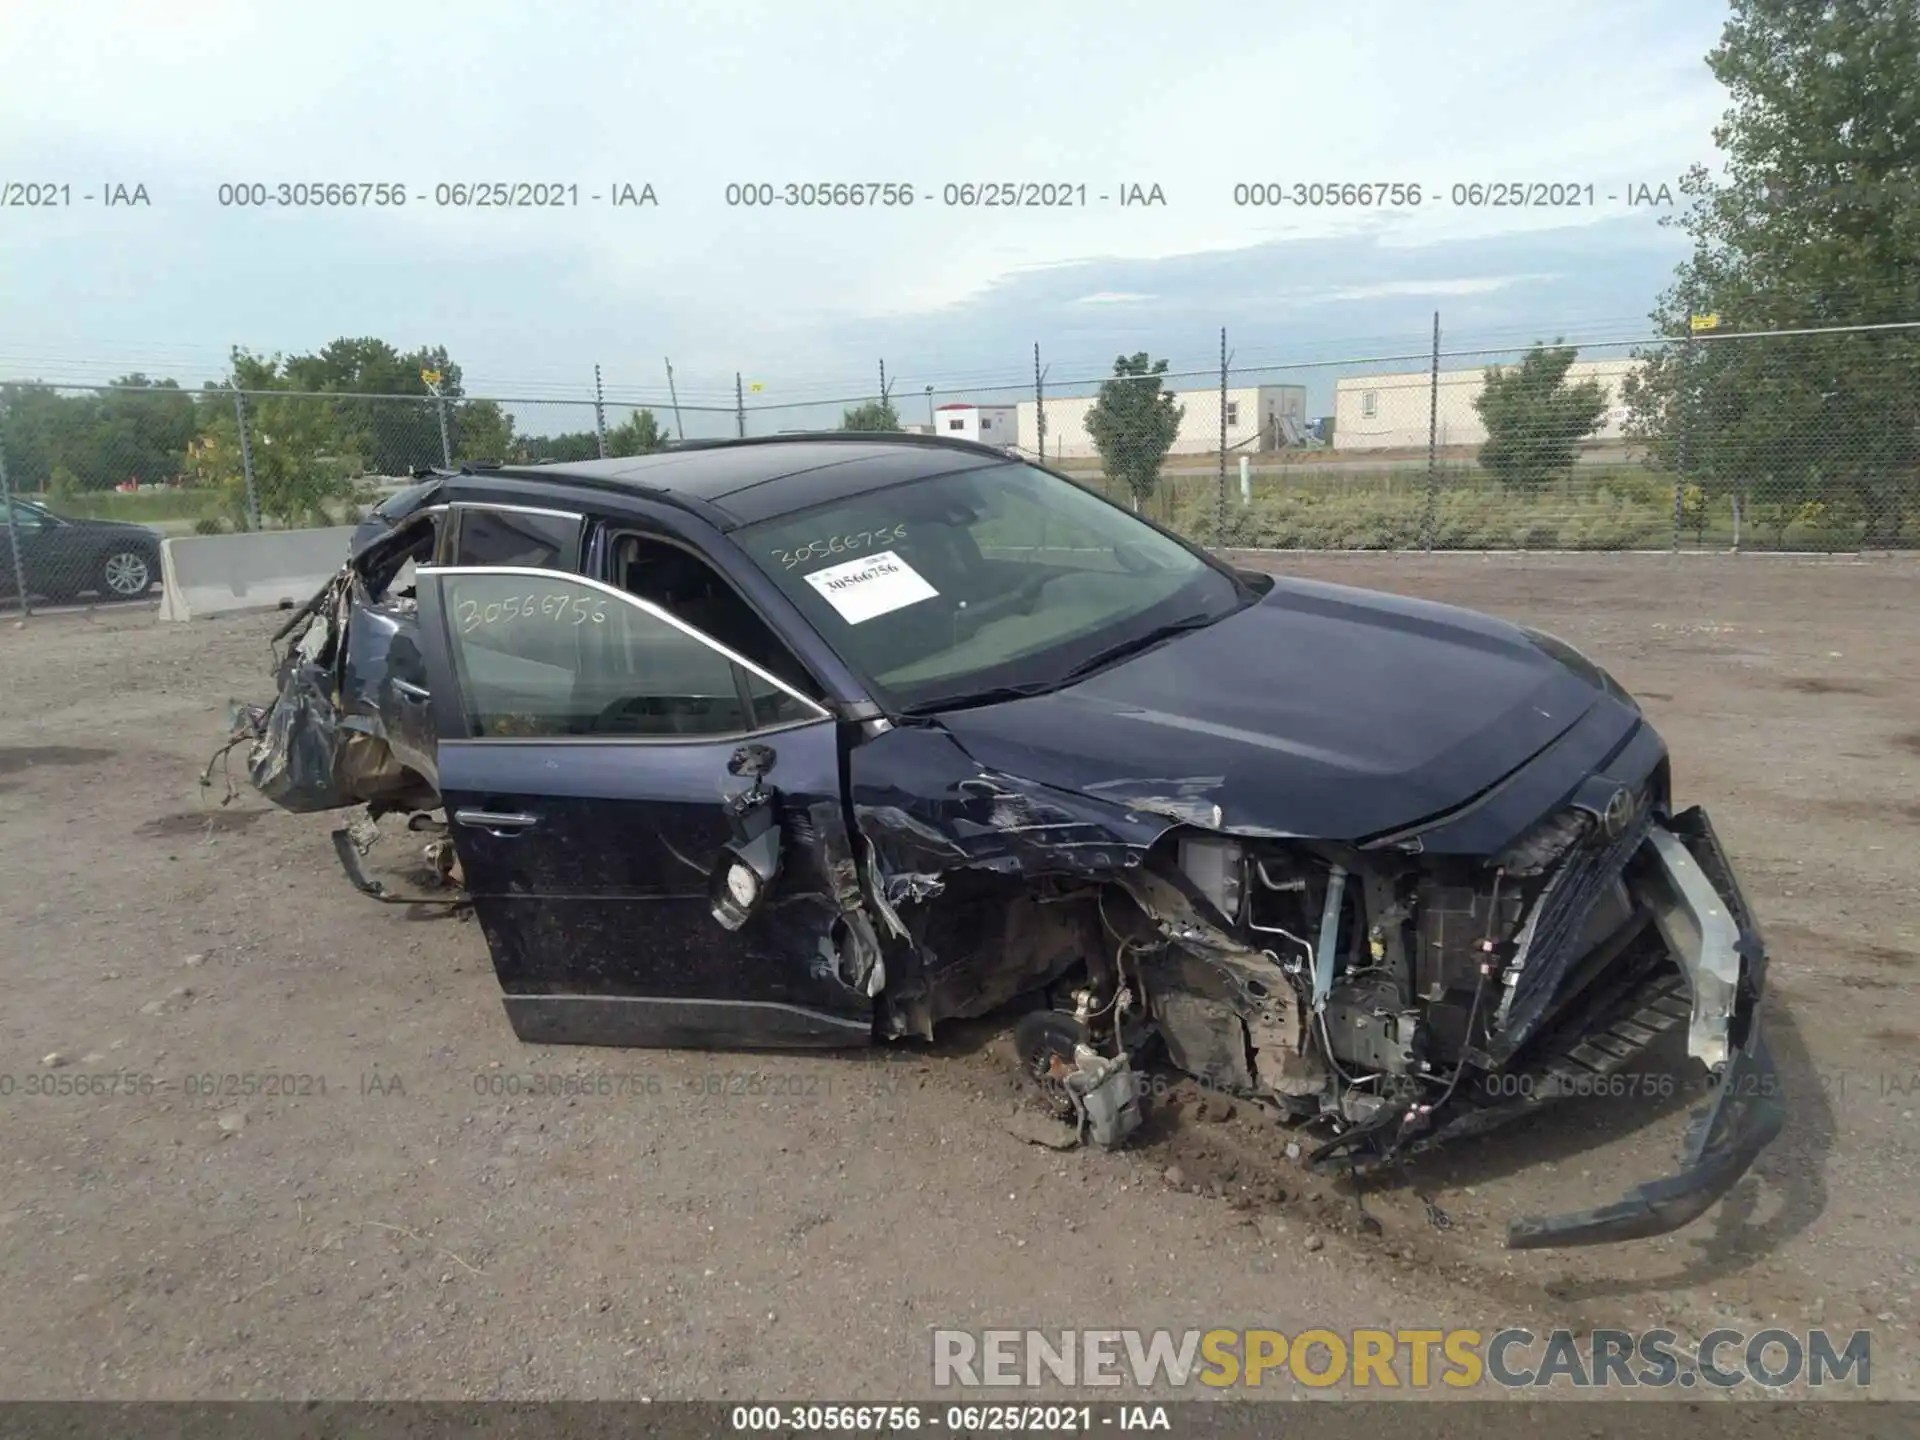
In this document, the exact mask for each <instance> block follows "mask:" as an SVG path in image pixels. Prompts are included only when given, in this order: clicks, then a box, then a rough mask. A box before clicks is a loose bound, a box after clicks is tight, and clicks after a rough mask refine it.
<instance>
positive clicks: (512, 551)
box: [452, 505, 580, 570]
mask: <svg viewBox="0 0 1920 1440" xmlns="http://www.w3.org/2000/svg"><path fill="white" fill-rule="evenodd" d="M453 513H454V515H455V516H456V517H457V519H458V528H457V529H456V531H455V533H454V556H453V562H452V563H454V564H455V565H524V566H527V567H529V568H531V569H535V570H571V569H573V568H574V567H575V566H576V565H577V564H578V563H579V561H580V519H579V517H578V516H574V515H529V514H527V513H525V512H524V511H519V510H494V509H489V508H488V507H486V506H483V505H461V506H459V507H457V508H456V509H455V510H454V512H453Z"/></svg>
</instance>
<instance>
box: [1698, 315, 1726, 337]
mask: <svg viewBox="0 0 1920 1440" xmlns="http://www.w3.org/2000/svg"><path fill="white" fill-rule="evenodd" d="M1719 328H1720V312H1719V311H1718V310H1715V311H1712V312H1710V313H1708V314H1706V315H1696V316H1694V317H1693V320H1692V329H1693V332H1694V333H1695V334H1696V335H1697V334H1699V333H1700V332H1701V331H1702V330H1718V329H1719Z"/></svg>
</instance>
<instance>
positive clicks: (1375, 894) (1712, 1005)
mask: <svg viewBox="0 0 1920 1440" xmlns="http://www.w3.org/2000/svg"><path fill="white" fill-rule="evenodd" d="M1665 783H1666V782H1665V766H1664V763H1662V764H1661V765H1660V766H1659V767H1658V769H1657V770H1656V771H1655V772H1654V773H1653V774H1650V775H1648V776H1647V777H1645V778H1644V779H1643V780H1642V781H1641V782H1640V783H1638V784H1636V785H1623V784H1620V783H1618V782H1616V781H1613V780H1611V779H1606V778H1604V777H1596V783H1593V784H1589V785H1588V786H1585V787H1582V789H1581V791H1580V792H1578V793H1577V795H1576V797H1575V800H1574V802H1573V803H1570V804H1568V805H1566V806H1564V807H1562V808H1560V809H1558V810H1556V811H1555V812H1554V813H1552V814H1551V815H1549V816H1548V817H1547V818H1546V819H1544V820H1542V821H1540V822H1539V823H1538V824H1536V825H1535V826H1533V827H1532V828H1531V829H1530V830H1529V831H1528V832H1527V833H1525V834H1523V835H1522V836H1521V837H1520V839H1519V840H1518V841H1516V842H1514V843H1513V844H1511V845H1509V846H1507V847H1505V848H1504V849H1503V850H1502V851H1501V852H1500V853H1499V854H1497V855H1494V856H1492V857H1485V856H1472V855H1460V854H1444V853H1442V854H1432V853H1426V852H1425V851H1424V849H1423V847H1422V845H1421V842H1420V840H1419V839H1418V837H1401V838H1398V839H1394V840H1389V841H1386V842H1384V843H1375V844H1373V845H1361V846H1353V845H1332V844H1324V843H1316V842H1311V841H1301V840H1279V839H1264V838H1245V837H1239V836H1234V835H1228V834H1219V833H1207V832H1200V831H1191V830H1189V831H1184V832H1181V833H1180V834H1178V835H1177V836H1176V837H1173V838H1172V848H1171V851H1170V853H1169V855H1168V858H1169V859H1171V860H1172V862H1173V863H1172V865H1171V866H1168V865H1166V864H1164V863H1163V864H1161V865H1152V864H1149V865H1147V866H1145V867H1143V869H1142V870H1141V871H1140V872H1139V873H1138V874H1137V876H1136V877H1135V879H1134V880H1133V882H1132V885H1131V888H1132V889H1133V890H1134V892H1135V894H1136V896H1137V898H1138V900H1139V902H1140V906H1141V909H1142V910H1143V912H1144V913H1145V914H1146V915H1147V916H1149V917H1152V919H1153V921H1154V922H1155V924H1156V926H1157V928H1158V929H1159V931H1160V932H1161V935H1162V937H1163V938H1165V939H1166V940H1167V941H1169V942H1170V943H1168V944H1165V945H1161V946H1157V947H1152V948H1143V949H1141V951H1140V953H1139V957H1138V965H1139V970H1140V978H1139V985H1140V988H1141V989H1142V990H1144V991H1145V993H1147V994H1148V995H1149V996H1152V997H1154V1002H1153V1005H1152V1016H1153V1022H1154V1025H1155V1027H1156V1029H1157V1030H1158V1032H1159V1034H1160V1036H1161V1038H1162V1039H1163V1040H1164V1042H1165V1045H1166V1049H1167V1052H1168V1055H1169V1056H1170V1058H1171V1059H1172V1060H1173V1062H1174V1063H1175V1064H1176V1065H1177V1066H1178V1067H1179V1068H1181V1069H1182V1070H1185V1071H1187V1072H1189V1073H1192V1074H1194V1075H1196V1076H1199V1077H1200V1078H1201V1079H1202V1080H1203V1081H1205V1082H1206V1083H1207V1084H1209V1085H1211V1086H1215V1087H1218V1088H1220V1089H1222V1090H1225V1091H1227V1092H1229V1093H1232V1094H1237V1095H1242V1096H1246V1097H1250V1098H1255V1099H1260V1100H1264V1101H1268V1102H1272V1103H1274V1104H1276V1105H1278V1106H1280V1107H1282V1108H1283V1109H1284V1110H1285V1111H1286V1112H1288V1113H1290V1114H1291V1115H1293V1116H1296V1117H1298V1118H1301V1119H1305V1120H1311V1121H1317V1122H1320V1123H1322V1124H1324V1125H1325V1126H1326V1127H1327V1129H1329V1130H1330V1131H1331V1132H1332V1133H1331V1136H1330V1138H1327V1139H1326V1140H1325V1142H1324V1143H1322V1144H1320V1145H1319V1146H1318V1147H1317V1148H1316V1149H1314V1150H1313V1151H1312V1152H1311V1154H1310V1162H1311V1163H1312V1164H1313V1165H1314V1166H1315V1167H1316V1168H1320V1169H1326V1170H1337V1171H1346V1172H1349V1173H1354V1172H1364V1171H1367V1170H1370V1169H1374V1168H1378V1167H1380V1166H1382V1165H1386V1164H1390V1163H1393V1162H1396V1161H1398V1160H1401V1159H1403V1158H1406V1157H1408V1156H1411V1155H1413V1154H1416V1153H1418V1152H1420V1151H1422V1150H1426V1149H1429V1148H1431V1147H1433V1146H1435V1145H1438V1144H1440V1143H1442V1142H1445V1141H1450V1140H1453V1139H1456V1138H1459V1137H1462V1136H1465V1135H1470V1134H1475V1133H1481V1132H1485V1131H1487V1130H1490V1129H1492V1128H1494V1127H1495V1126H1498V1125H1500V1124H1502V1123H1504V1122H1506V1121H1508V1120H1511V1119H1514V1118H1517V1117H1518V1116H1520V1115H1523V1114H1525V1113H1527V1112H1529V1111H1531V1110H1534V1109H1536V1108H1538V1107H1539V1106H1541V1105H1543V1104H1546V1103H1549V1102H1551V1101H1554V1100H1556V1099H1561V1098H1567V1097H1577V1096H1582V1095H1589V1096H1590V1095H1596V1094H1620V1093H1625V1092H1624V1091H1623V1090H1622V1089H1620V1088H1619V1087H1620V1085H1621V1083H1622V1082H1621V1081H1620V1080H1618V1079H1610V1077H1617V1076H1620V1075H1621V1074H1622V1073H1623V1072H1625V1071H1628V1070H1630V1069H1631V1068H1632V1067H1634V1066H1635V1065H1636V1064H1639V1063H1641V1062H1642V1061H1643V1059H1645V1058H1646V1054H1647V1052H1648V1051H1649V1049H1650V1048H1651V1047H1653V1046H1654V1044H1655V1042H1656V1041H1658V1040H1659V1039H1660V1038H1661V1037H1662V1036H1663V1035H1665V1034H1667V1033H1669V1032H1675V1031H1679V1032H1682V1033H1684V1035H1685V1041H1686V1049H1687V1053H1688V1055H1689V1056H1690V1057H1691V1058H1693V1059H1694V1060H1697V1061H1699V1062H1700V1063H1701V1064H1703V1065H1704V1066H1705V1067H1706V1068H1707V1070H1708V1071H1709V1072H1710V1073H1711V1074H1712V1075H1714V1076H1715V1077H1716V1079H1717V1088H1716V1090H1715V1093H1714V1096H1713V1099H1712V1101H1711V1103H1710V1104H1709V1106H1708V1107H1707V1108H1706V1109H1705V1110H1703V1111H1702V1112H1701V1113H1700V1114H1699V1115H1698V1116H1696V1118H1695V1121H1694V1124H1693V1127H1692V1129H1691V1131H1690V1132H1689V1135H1688V1138H1687V1141H1686V1145H1685V1150H1684V1153H1683V1155H1682V1157H1681V1165H1680V1168H1679V1171H1678V1172H1677V1173H1676V1174H1674V1175H1673V1176H1671V1177H1670V1178H1666V1179H1662V1180H1659V1181H1655V1182H1652V1183H1650V1184H1647V1185H1644V1186H1641V1187H1639V1188H1638V1189H1636V1190H1634V1191H1633V1192H1631V1193H1630V1194H1629V1195H1627V1196H1626V1197H1624V1198H1623V1199H1622V1200H1620V1201H1619V1202H1618V1203H1616V1204H1611V1205H1607V1206H1603V1207H1600V1208H1598V1209H1594V1210H1590V1211H1585V1212H1581V1213H1578V1214H1573V1215H1562V1216H1551V1217H1529V1218H1525V1219H1520V1220H1516V1221H1514V1222H1513V1223H1512V1224H1511V1226H1510V1228H1509V1232H1508V1244H1509V1246H1510V1247H1512V1248H1516V1249H1527V1248H1542V1247H1549V1246H1571V1245H1583V1244H1598V1243H1605V1242H1609V1241H1616V1240H1626V1239H1634V1238H1640V1237H1644V1236H1650V1235H1657V1234H1662V1233H1665V1232H1667V1231H1670V1230H1673V1229H1676V1228H1678V1227H1679V1226H1681V1225H1684V1224H1686V1223H1687V1222H1689V1221H1691V1220H1692V1219H1694V1218H1695V1217H1697V1216H1698V1215H1699V1214H1701V1213H1702V1212H1703V1211H1704V1210H1705V1209H1706V1208H1707V1207H1708V1206H1710V1205H1711V1204H1712V1203H1713V1202H1714V1201H1715V1200H1716V1199H1718V1198H1719V1197H1720V1196H1721V1195H1722V1194H1724V1193H1725V1192H1726V1190H1727V1189H1728V1187H1730V1186H1731V1185H1732V1184H1733V1182H1734V1181H1735V1180H1737V1179H1738V1178H1739V1177H1740V1175H1742V1174H1743V1173H1745V1171H1746V1170H1747V1169H1748V1168H1749V1167H1751V1165H1752V1164H1753V1162H1754V1159H1755V1158H1756V1156H1757V1155H1758V1154H1759V1152H1760V1150H1761V1149H1762V1148H1764V1147H1765V1146H1766V1145H1767V1144H1768V1143H1769V1142H1770V1141H1771V1140H1772V1139H1773V1138H1774V1136H1775V1135H1776V1134H1777V1133H1778V1132H1779V1130H1780V1128H1781V1124H1782V1121H1783V1118H1784V1108H1783V1103H1782V1097H1781V1095H1780V1088H1779V1079H1778V1076H1777V1073H1776V1072H1775V1070H1774V1068H1773V1063H1772V1059H1771V1056H1770V1055H1769V1053H1768V1051H1767V1048H1766V1044H1765V1041H1764V1039H1763V1038H1762V1035H1761V1029H1760V1021H1759V1004H1760V998H1761V992H1762V989H1763V986H1764V981H1765V967H1766V958H1765V952H1764V950H1763V948H1762V945H1761V940H1760V936H1759V932H1758V929H1757V928H1756V926H1755V924H1754V921H1753V917H1752V914H1751V912H1750V911H1749V909H1748V907H1747V904H1746V901H1745V899H1744V898H1743V896H1742V895H1741V893H1740V890H1739V887H1738V885H1737V883H1736V882H1735V880H1734V877H1733V873H1732V869H1731V867H1730V866H1729V864H1728V862H1727V859H1726V855H1725V853H1724V851H1723V850H1722V849H1721V846H1720V843H1719V840H1718V838H1717V837H1716V836H1715V834H1714V831H1713V827H1712V826H1711V824H1710V823H1709V822H1708V820H1707V817H1706V815H1705V813H1704V812H1703V811H1701V810H1699V809H1693V810H1688V811H1686V812H1684V813H1682V814H1678V815H1675V814H1672V813H1670V812H1669V810H1668V808H1667V797H1666V794H1665ZM1649 1093H1651V1089H1649Z"/></svg>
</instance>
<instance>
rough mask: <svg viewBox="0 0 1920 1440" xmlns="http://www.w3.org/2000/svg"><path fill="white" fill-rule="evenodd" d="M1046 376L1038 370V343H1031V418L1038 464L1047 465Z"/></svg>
mask: <svg viewBox="0 0 1920 1440" xmlns="http://www.w3.org/2000/svg"><path fill="white" fill-rule="evenodd" d="M1045 380H1046V376H1045V375H1044V374H1043V373H1042V372H1041V369H1040V342H1039V341H1038V340H1036V341H1034V342H1033V418H1034V432H1035V438H1036V439H1037V440H1038V441H1039V442H1040V463H1041V464H1042V465H1044V464H1046V463H1047V391H1046V386H1045V383H1044V382H1045Z"/></svg>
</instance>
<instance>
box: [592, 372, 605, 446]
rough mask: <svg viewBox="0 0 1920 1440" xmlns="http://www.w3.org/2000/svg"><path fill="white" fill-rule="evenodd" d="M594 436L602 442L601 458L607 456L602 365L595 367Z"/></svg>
mask: <svg viewBox="0 0 1920 1440" xmlns="http://www.w3.org/2000/svg"><path fill="white" fill-rule="evenodd" d="M593 436H594V439H595V440H597V441H599V443H600V458H601V459H602V460H604V459H606V458H607V400H606V392H604V391H603V390H601V388H600V367H599V366H598V365H596V366H594V367H593Z"/></svg>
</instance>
